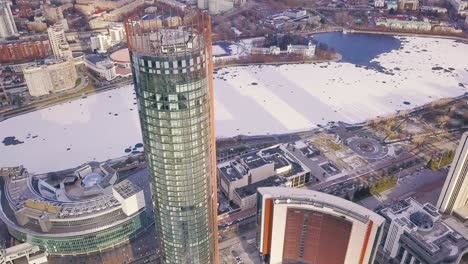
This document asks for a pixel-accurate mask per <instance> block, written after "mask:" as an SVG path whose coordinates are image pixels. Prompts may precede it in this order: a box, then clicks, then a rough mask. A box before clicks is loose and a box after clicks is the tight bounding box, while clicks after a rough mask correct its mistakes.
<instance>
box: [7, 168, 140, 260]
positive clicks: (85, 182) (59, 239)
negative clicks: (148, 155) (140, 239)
mask: <svg viewBox="0 0 468 264" xmlns="http://www.w3.org/2000/svg"><path fill="white" fill-rule="evenodd" d="M78 171H80V173H76V172H75V173H74V172H72V171H71V170H65V171H59V172H55V173H54V175H55V176H53V177H52V176H51V175H52V174H49V173H46V174H41V175H29V174H28V173H22V174H19V173H18V174H13V175H12V174H11V173H10V174H9V175H4V174H3V175H2V171H0V189H1V190H2V192H1V199H2V204H1V205H2V206H0V219H1V220H2V221H3V222H4V223H5V224H6V225H7V226H8V231H9V233H10V234H11V235H12V236H13V237H14V238H15V239H17V240H19V241H23V242H25V241H27V242H28V243H31V244H33V245H35V246H38V247H39V248H40V249H42V250H45V251H47V253H48V254H49V255H58V256H63V255H69V256H75V255H80V254H89V253H98V252H101V251H103V250H106V249H111V248H114V247H116V246H118V245H121V244H123V243H127V242H128V241H129V240H130V239H133V238H135V237H136V236H137V235H138V234H140V233H141V232H142V231H143V228H144V227H145V225H146V221H147V217H146V212H145V200H144V199H143V190H141V189H140V188H139V187H137V186H136V185H134V184H133V183H131V182H130V181H128V180H124V181H121V182H118V183H116V180H117V178H118V175H117V172H116V171H115V170H114V169H113V168H112V167H111V166H109V164H106V163H101V164H96V162H94V163H90V164H87V165H85V166H84V167H82V168H79V169H78ZM77 174H78V175H79V176H77ZM76 178H79V179H76ZM65 186H66V187H65ZM37 190H40V191H37Z"/></svg>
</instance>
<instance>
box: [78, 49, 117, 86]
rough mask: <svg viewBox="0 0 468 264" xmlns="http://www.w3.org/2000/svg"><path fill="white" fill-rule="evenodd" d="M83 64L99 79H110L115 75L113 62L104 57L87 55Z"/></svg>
mask: <svg viewBox="0 0 468 264" xmlns="http://www.w3.org/2000/svg"><path fill="white" fill-rule="evenodd" d="M84 64H85V65H86V67H87V68H88V70H90V71H91V72H92V73H93V74H94V75H96V76H97V77H99V78H101V79H105V80H107V81H111V80H113V79H115V78H116V77H117V73H116V69H115V65H114V63H112V62H111V61H110V60H109V59H108V58H106V57H102V56H99V55H96V54H91V55H87V56H85V59H84Z"/></svg>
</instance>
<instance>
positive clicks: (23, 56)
mask: <svg viewBox="0 0 468 264" xmlns="http://www.w3.org/2000/svg"><path fill="white" fill-rule="evenodd" d="M50 55H52V48H51V46H50V42H49V41H48V40H35V41H33V40H31V41H23V42H22V41H13V42H6V43H3V44H0V62H15V61H23V60H33V59H42V58H45V57H48V56H50Z"/></svg>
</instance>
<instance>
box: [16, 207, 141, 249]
mask: <svg viewBox="0 0 468 264" xmlns="http://www.w3.org/2000/svg"><path fill="white" fill-rule="evenodd" d="M146 222H147V217H146V213H145V211H144V210H143V211H141V212H140V213H138V214H136V215H135V216H134V217H132V218H129V219H128V221H126V222H124V223H121V224H119V225H116V226H113V227H109V228H106V229H104V230H101V231H96V232H93V233H88V234H86V235H75V236H73V235H70V236H67V235H64V236H53V235H51V234H44V235H37V234H34V233H25V232H22V231H21V230H20V229H15V228H14V227H13V226H9V227H8V231H9V232H10V234H11V235H12V236H14V237H15V238H16V239H18V240H20V241H22V242H29V243H31V244H33V245H37V246H39V247H40V248H41V249H43V250H46V251H47V252H48V253H49V254H52V255H75V254H85V253H91V252H96V251H101V250H105V249H108V248H112V247H114V246H116V245H119V244H121V243H124V242H126V241H128V240H130V239H132V238H134V237H136V236H137V235H138V234H139V233H140V232H142V230H143V228H144V227H145V226H146Z"/></svg>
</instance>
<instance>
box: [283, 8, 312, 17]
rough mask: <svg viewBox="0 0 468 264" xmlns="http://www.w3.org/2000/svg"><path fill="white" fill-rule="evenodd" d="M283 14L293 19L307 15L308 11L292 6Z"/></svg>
mask: <svg viewBox="0 0 468 264" xmlns="http://www.w3.org/2000/svg"><path fill="white" fill-rule="evenodd" d="M283 15H285V16H288V17H290V18H292V19H301V18H304V17H306V16H307V11H306V10H305V9H302V8H290V9H287V10H286V11H284V12H283Z"/></svg>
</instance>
